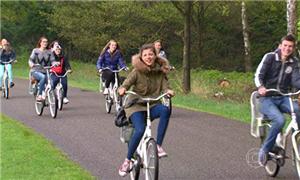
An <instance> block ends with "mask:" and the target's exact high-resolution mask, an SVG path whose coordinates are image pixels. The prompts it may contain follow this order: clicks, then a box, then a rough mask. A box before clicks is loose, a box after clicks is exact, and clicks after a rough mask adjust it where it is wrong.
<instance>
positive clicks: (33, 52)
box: [28, 49, 37, 68]
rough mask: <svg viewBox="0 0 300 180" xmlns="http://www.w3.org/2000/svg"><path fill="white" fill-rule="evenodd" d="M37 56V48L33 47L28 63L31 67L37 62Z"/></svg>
mask: <svg viewBox="0 0 300 180" xmlns="http://www.w3.org/2000/svg"><path fill="white" fill-rule="evenodd" d="M36 58H37V54H36V53H35V50H34V49H33V50H32V52H31V55H30V56H29V60H28V65H29V67H30V68H32V67H33V65H34V64H36V62H35V60H36Z"/></svg>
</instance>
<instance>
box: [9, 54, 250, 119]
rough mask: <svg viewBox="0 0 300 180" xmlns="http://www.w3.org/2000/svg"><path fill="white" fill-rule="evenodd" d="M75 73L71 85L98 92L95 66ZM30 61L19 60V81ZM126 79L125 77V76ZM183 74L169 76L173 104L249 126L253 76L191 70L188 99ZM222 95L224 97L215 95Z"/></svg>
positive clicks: (79, 65) (82, 65) (78, 67)
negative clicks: (183, 85)
mask: <svg viewBox="0 0 300 180" xmlns="http://www.w3.org/2000/svg"><path fill="white" fill-rule="evenodd" d="M71 65H72V69H73V73H72V74H71V75H69V76H68V77H69V84H70V86H73V87H79V88H82V89H86V90H91V91H97V90H98V86H99V77H98V76H97V71H96V67H95V65H93V64H86V63H80V62H77V61H71ZM28 71H29V69H28V68H27V60H26V58H20V60H19V62H18V63H16V64H15V65H14V73H15V76H16V77H19V78H28ZM123 75H124V74H123ZM181 76H182V71H181V70H176V71H174V72H171V73H170V77H169V79H170V82H171V86H172V87H173V88H174V90H175V92H176V96H175V97H174V99H173V104H174V105H175V106H177V107H182V108H187V109H193V110H196V111H204V112H208V113H212V114H216V115H220V116H223V117H227V118H231V119H235V120H239V121H243V122H250V106H249V101H248V100H249V97H250V94H251V91H252V90H253V89H254V85H253V74H251V73H237V72H230V73H224V72H220V71H215V70H201V69H196V70H192V73H191V79H192V80H191V84H192V85H191V88H192V90H191V93H190V94H188V95H186V94H183V93H182V89H181ZM222 79H227V80H229V82H230V85H229V86H228V87H221V86H219V85H218V82H219V81H220V80H222ZM219 92H222V93H223V95H222V96H221V97H215V96H214V94H216V93H219Z"/></svg>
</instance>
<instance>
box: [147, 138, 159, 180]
mask: <svg viewBox="0 0 300 180" xmlns="http://www.w3.org/2000/svg"><path fill="white" fill-rule="evenodd" d="M146 151H147V152H146V157H145V162H144V163H145V166H144V168H145V178H146V179H149V180H157V179H158V155H157V146H156V142H155V140H154V139H150V140H149V141H148V143H147V149H146Z"/></svg>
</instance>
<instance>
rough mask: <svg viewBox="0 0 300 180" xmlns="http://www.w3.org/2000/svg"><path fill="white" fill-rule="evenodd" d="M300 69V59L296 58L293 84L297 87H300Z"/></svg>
mask: <svg viewBox="0 0 300 180" xmlns="http://www.w3.org/2000/svg"><path fill="white" fill-rule="evenodd" d="M299 71H300V69H299V61H298V60H295V67H294V68H293V73H292V86H293V87H295V88H296V89H300V72H299Z"/></svg>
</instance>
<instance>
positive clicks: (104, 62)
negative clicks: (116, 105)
mask: <svg viewBox="0 0 300 180" xmlns="http://www.w3.org/2000/svg"><path fill="white" fill-rule="evenodd" d="M118 66H119V67H120V68H123V67H126V64H125V62H124V59H123V55H122V53H121V51H120V46H119V44H118V43H117V42H116V41H115V40H110V41H109V42H108V43H107V44H106V45H105V46H104V48H103V50H102V51H101V53H100V56H99V58H98V61H97V69H98V71H99V72H100V73H102V80H103V81H104V82H105V89H104V91H103V94H108V87H109V84H110V83H111V82H113V83H114V79H115V75H114V73H113V72H111V71H110V70H108V69H106V70H103V72H102V69H103V68H109V69H111V70H118ZM125 70H127V68H125Z"/></svg>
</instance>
